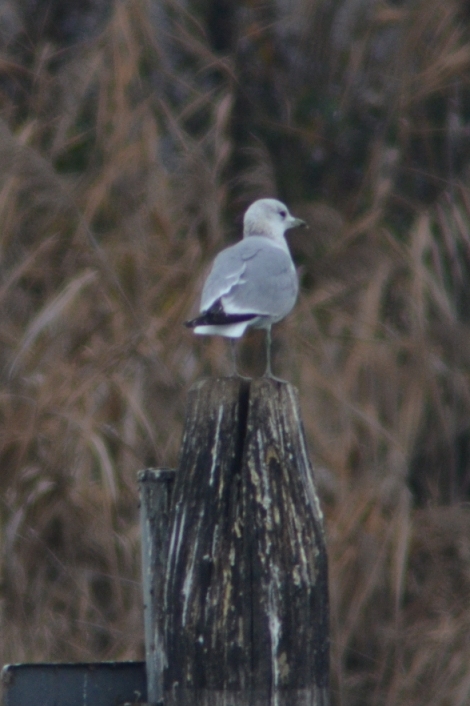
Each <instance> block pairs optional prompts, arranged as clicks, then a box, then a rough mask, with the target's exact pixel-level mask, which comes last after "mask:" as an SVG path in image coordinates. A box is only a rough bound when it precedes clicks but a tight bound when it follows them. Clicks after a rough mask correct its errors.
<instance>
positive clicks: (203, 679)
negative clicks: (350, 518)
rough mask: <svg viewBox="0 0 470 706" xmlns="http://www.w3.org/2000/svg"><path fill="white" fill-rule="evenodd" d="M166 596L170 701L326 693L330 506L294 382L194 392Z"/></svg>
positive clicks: (290, 703)
mask: <svg viewBox="0 0 470 706" xmlns="http://www.w3.org/2000/svg"><path fill="white" fill-rule="evenodd" d="M162 600H163V606H164V611H163V621H164V625H163V626H162V632H163V633H164V636H165V645H166V648H165V649H166V664H167V666H166V669H165V684H164V687H165V706H166V705H167V704H168V705H169V706H173V704H174V706H182V705H184V704H188V705H189V704H190V703H191V706H192V705H193V704H194V703H197V704H200V706H222V705H225V706H248V704H250V706H261V705H262V706H266V705H267V704H268V705H269V704H272V706H300V705H302V706H306V705H307V704H308V705H309V706H324V705H325V704H327V685H328V589H327V561H326V551H325V542H324V532H323V523H322V514H321V510H320V505H319V502H318V497H317V493H316V489H315V484H314V480H313V473H312V468H311V465H310V462H309V459H308V454H307V449H306V443H305V437H304V432H303V427H302V422H301V418H300V411H299V404H298V397H297V392H296V390H295V388H294V387H293V386H292V385H290V384H289V383H285V382H281V381H278V380H273V379H269V378H260V379H254V380H246V379H242V378H236V377H235V378H216V379H213V378H211V379H206V380H201V381H199V382H197V383H196V384H195V385H194V386H193V387H192V389H191V390H190V392H189V395H188V404H187V412H186V424H185V430H184V435H183V443H182V449H181V458H180V462H179V467H178V469H177V472H176V477H175V483H174V489H173V496H172V511H171V530H170V538H169V549H168V563H167V572H166V580H165V585H164V588H163V596H162Z"/></svg>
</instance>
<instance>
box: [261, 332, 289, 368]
mask: <svg viewBox="0 0 470 706" xmlns="http://www.w3.org/2000/svg"><path fill="white" fill-rule="evenodd" d="M263 377H264V378H270V379H271V380H276V381H277V382H285V380H283V379H282V378H277V377H276V376H275V375H273V371H272V370H271V326H270V327H269V328H267V329H266V370H265V371H264V375H263Z"/></svg>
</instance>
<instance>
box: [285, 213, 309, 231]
mask: <svg viewBox="0 0 470 706" xmlns="http://www.w3.org/2000/svg"><path fill="white" fill-rule="evenodd" d="M299 226H303V227H304V228H308V225H307V223H306V222H305V221H303V220H302V219H301V218H293V216H290V218H289V225H288V226H287V227H288V228H289V229H290V228H298V227H299Z"/></svg>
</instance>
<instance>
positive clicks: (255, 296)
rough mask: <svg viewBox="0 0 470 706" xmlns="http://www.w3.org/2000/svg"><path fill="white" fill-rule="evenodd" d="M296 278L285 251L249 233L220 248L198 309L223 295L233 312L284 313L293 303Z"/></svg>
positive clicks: (275, 314)
mask: <svg viewBox="0 0 470 706" xmlns="http://www.w3.org/2000/svg"><path fill="white" fill-rule="evenodd" d="M297 293H298V280H297V274H296V272H295V268H294V264H293V262H292V259H291V257H290V255H289V253H288V252H286V251H285V250H283V249H282V248H279V247H278V246H276V245H273V244H272V243H271V242H270V241H269V240H267V239H266V238H263V237H258V236H252V237H250V238H247V239H245V240H241V241H240V242H239V243H237V244H236V245H233V246H232V247H230V248H227V249H226V250H223V251H222V252H221V253H219V255H218V256H217V257H216V259H215V260H214V264H213V266H212V270H211V272H210V274H209V276H208V278H207V280H206V283H205V285H204V289H203V292H202V298H201V311H205V310H206V309H208V308H209V307H210V306H211V305H212V304H213V303H214V302H215V301H216V300H217V299H219V298H222V303H223V306H224V310H225V311H226V312H227V313H233V314H241V313H247V314H259V315H265V316H272V317H279V318H282V317H283V316H286V315H287V314H288V313H289V311H290V310H291V309H292V307H293V306H294V304H295V300H296V298H297Z"/></svg>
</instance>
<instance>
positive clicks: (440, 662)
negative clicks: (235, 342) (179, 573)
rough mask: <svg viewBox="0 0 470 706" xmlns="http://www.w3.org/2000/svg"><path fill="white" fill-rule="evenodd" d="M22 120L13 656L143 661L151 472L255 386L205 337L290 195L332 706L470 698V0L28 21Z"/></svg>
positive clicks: (5, 17)
mask: <svg viewBox="0 0 470 706" xmlns="http://www.w3.org/2000/svg"><path fill="white" fill-rule="evenodd" d="M0 118H1V120H0V307H1V319H0V321H1V323H0V340H1V345H0V360H1V365H0V375H1V378H2V384H1V391H0V419H1V429H0V468H1V474H0V484H1V493H0V533H1V541H0V552H1V554H0V576H1V583H0V635H1V637H0V661H1V662H2V663H3V662H7V661H39V660H49V661H51V660H103V659H126V658H137V659H138V658H141V657H142V655H143V627H142V602H141V589H140V546H139V526H138V515H137V488H136V472H137V471H138V470H139V469H141V468H143V467H146V466H162V465H164V466H170V467H171V466H173V467H174V466H175V465H176V463H177V457H178V449H179V444H180V439H181V429H182V421H183V416H184V407H185V397H186V393H187V391H188V389H189V387H190V385H191V384H192V383H193V382H194V381H195V380H196V379H198V378H199V377H201V376H203V375H209V374H212V375H217V374H227V372H228V371H229V370H230V365H229V360H228V356H227V355H226V349H225V343H224V341H222V340H220V339H217V338H214V339H209V338H207V339H206V338H201V339H198V338H197V337H194V336H193V335H192V334H191V332H189V331H187V330H186V329H184V328H183V326H182V321H183V320H184V319H186V318H188V317H189V316H191V315H192V314H193V313H194V312H195V308H196V305H197V301H198V297H199V293H200V288H201V283H202V281H203V277H204V273H205V271H206V268H207V266H208V264H209V262H210V261H211V259H212V258H213V257H214V255H215V253H216V252H218V251H219V250H220V249H221V248H222V247H224V246H226V245H227V244H229V243H231V242H233V240H234V239H235V238H237V237H239V232H240V225H241V215H242V213H243V210H244V208H245V207H246V205H247V204H248V203H249V202H250V201H252V200H253V199H255V198H257V197H260V196H274V197H278V198H281V199H282V200H284V201H285V202H287V204H288V206H289V208H290V209H291V210H292V212H293V213H295V214H296V215H298V216H300V217H303V218H305V219H306V220H307V221H308V222H309V224H310V230H308V231H299V232H295V233H293V234H292V235H291V236H290V243H291V246H292V251H293V254H294V257H295V260H296V263H297V264H298V266H299V269H300V276H301V283H302V291H301V296H300V300H299V302H298V305H297V307H296V309H295V311H294V313H293V314H292V315H291V316H290V317H289V318H288V319H287V320H285V321H284V322H282V324H280V325H279V326H278V327H276V330H275V361H274V365H275V370H276V372H277V374H280V375H283V376H284V377H286V378H287V379H289V380H291V381H292V382H293V383H294V384H295V385H297V386H298V388H299V390H300V396H301V404H302V411H303V417H304V422H305V427H306V432H307V435H308V440H309V444H310V450H311V455H312V459H313V461H314V465H315V468H316V477H317V481H318V483H319V487H320V491H321V496H322V501H323V507H324V510H325V515H326V523H327V534H328V545H329V555H330V580H331V603H332V605H331V610H332V703H333V705H334V706H369V705H370V706H372V705H376V706H395V705H400V706H405V705H406V706H422V705H423V704H427V706H438V705H439V706H444V705H449V706H459V705H462V706H464V705H465V704H468V703H470V660H469V655H470V512H469V505H468V503H469V496H470V385H469V375H470V328H469V319H470V294H469V292H470V287H469V284H470V249H469V246H470V234H469V220H470V191H469V188H468V187H469V184H470V11H469V6H468V3H466V2H464V0H446V2H443V1H442V0H389V2H387V1H386V0H337V1H336V2H334V1H333V0H263V1H261V0H126V1H125V0H114V1H113V0H87V1H86V2H83V1H79V0H75V1H73V2H67V3H64V2H61V0H2V2H1V3H0ZM240 355H241V359H242V364H243V368H244V370H246V371H248V372H251V373H252V374H257V373H258V372H259V371H262V370H263V366H264V360H263V355H264V354H263V346H262V336H261V338H260V334H259V333H257V332H254V333H252V334H250V335H249V336H247V340H246V341H245V342H243V343H242V346H241V351H240Z"/></svg>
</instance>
